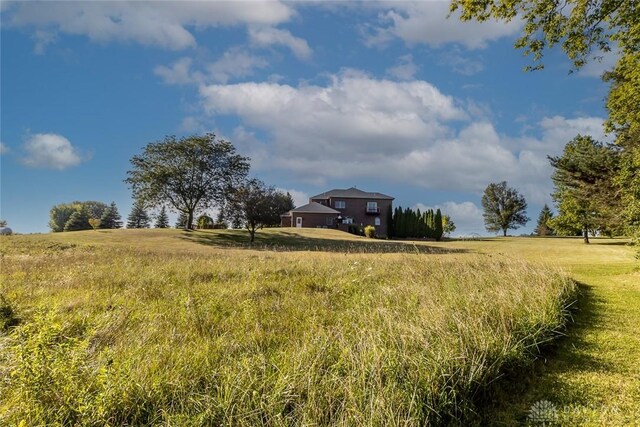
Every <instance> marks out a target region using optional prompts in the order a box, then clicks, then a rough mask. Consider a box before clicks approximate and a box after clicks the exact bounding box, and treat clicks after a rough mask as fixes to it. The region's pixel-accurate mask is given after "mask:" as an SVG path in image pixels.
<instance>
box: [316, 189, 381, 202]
mask: <svg viewBox="0 0 640 427" xmlns="http://www.w3.org/2000/svg"><path fill="white" fill-rule="evenodd" d="M330 197H342V198H345V199H383V200H393V197H391V196H387V195H386V194H382V193H370V192H368V191H362V190H358V189H357V188H355V187H351V188H347V189H346V190H342V189H338V188H336V189H333V190H330V191H326V192H324V193H320V194H318V195H317V196H313V197H311V199H328V198H330Z"/></svg>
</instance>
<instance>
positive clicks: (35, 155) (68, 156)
mask: <svg viewBox="0 0 640 427" xmlns="http://www.w3.org/2000/svg"><path fill="white" fill-rule="evenodd" d="M22 148H23V149H24V152H25V155H24V157H23V158H22V163H24V164H25V165H26V166H29V167H33V168H44V169H58V170H63V169H66V168H68V167H71V166H76V165H78V164H80V162H81V161H82V158H81V156H80V154H79V153H78V150H77V149H76V148H75V147H74V146H73V145H71V142H69V140H68V139H67V138H65V137H64V136H62V135H57V134H54V133H38V134H35V135H31V136H29V137H28V138H27V140H26V141H25V143H24V145H23V146H22Z"/></svg>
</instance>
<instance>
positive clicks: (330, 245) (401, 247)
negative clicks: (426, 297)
mask: <svg viewBox="0 0 640 427" xmlns="http://www.w3.org/2000/svg"><path fill="white" fill-rule="evenodd" d="M180 238H181V239H183V240H187V241H189V242H193V243H198V244H202V245H207V246H213V247H223V248H224V247H227V248H234V249H252V250H268V251H281V252H291V251H318V252H342V253H419V254H444V253H462V252H467V251H466V250H464V249H448V248H439V247H432V246H427V245H424V244H422V243H421V244H418V245H417V244H411V242H407V243H403V242H389V241H384V240H365V239H364V238H363V239H362V240H360V239H358V240H340V239H325V238H321V237H308V236H302V235H299V234H292V233H285V232H279V231H270V232H269V233H259V232H258V233H256V238H255V242H253V243H250V242H249V234H248V232H246V231H243V230H222V231H217V232H213V233H211V232H198V231H191V232H184V233H183V234H182V236H181V237H180Z"/></svg>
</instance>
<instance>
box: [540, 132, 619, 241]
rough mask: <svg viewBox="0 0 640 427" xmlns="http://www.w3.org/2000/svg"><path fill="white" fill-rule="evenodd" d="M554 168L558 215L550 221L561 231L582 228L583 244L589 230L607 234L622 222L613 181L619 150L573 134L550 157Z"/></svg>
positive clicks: (616, 170)
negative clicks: (560, 150)
mask: <svg viewBox="0 0 640 427" xmlns="http://www.w3.org/2000/svg"><path fill="white" fill-rule="evenodd" d="M549 162H550V163H551V166H552V167H553V168H554V172H553V175H552V177H551V179H552V180H553V184H554V186H555V191H554V193H553V195H552V196H553V199H554V200H555V201H556V203H557V205H558V217H557V218H555V219H554V220H553V221H552V224H553V225H554V227H555V228H557V229H558V232H559V233H561V234H573V233H574V232H575V231H576V230H582V235H583V237H584V241H585V243H589V231H600V232H602V233H605V234H610V233H613V232H615V231H616V229H617V228H619V226H620V224H621V221H622V220H621V218H620V216H619V212H620V193H619V191H618V189H617V187H616V185H615V183H614V178H615V176H616V175H617V172H618V169H619V151H618V150H616V149H615V148H614V147H612V146H610V145H605V144H602V143H601V142H597V141H595V140H594V139H593V138H591V137H590V136H581V135H578V136H576V137H575V138H574V139H573V140H571V141H570V142H569V143H567V145H566V146H565V147H564V152H563V154H562V155H561V156H556V157H549Z"/></svg>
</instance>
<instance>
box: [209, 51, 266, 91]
mask: <svg viewBox="0 0 640 427" xmlns="http://www.w3.org/2000/svg"><path fill="white" fill-rule="evenodd" d="M268 65H269V63H268V62H267V61H266V60H265V59H264V58H260V57H259V56H256V55H253V54H251V53H249V52H247V51H246V50H244V49H242V48H232V49H229V50H228V51H226V52H225V53H224V55H222V57H221V58H220V59H218V60H217V61H215V62H213V63H211V64H209V65H208V66H207V69H208V71H209V73H210V75H211V77H212V78H213V81H216V82H221V83H227V82H228V81H229V80H230V79H232V78H237V77H246V76H250V75H251V74H253V72H254V70H255V69H258V68H265V67H266V66H268Z"/></svg>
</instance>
